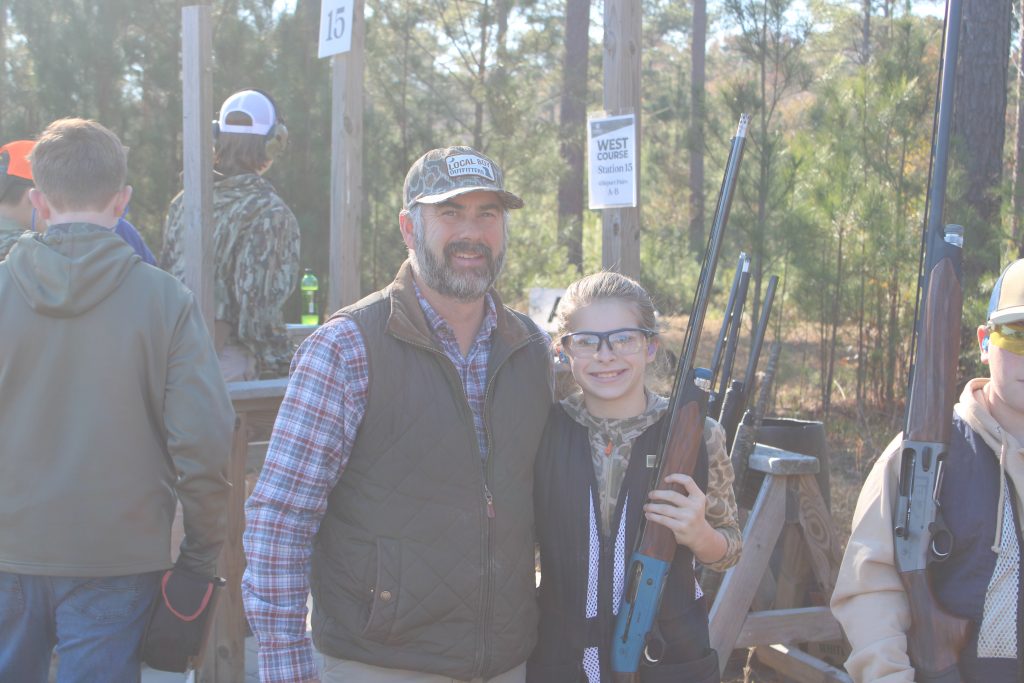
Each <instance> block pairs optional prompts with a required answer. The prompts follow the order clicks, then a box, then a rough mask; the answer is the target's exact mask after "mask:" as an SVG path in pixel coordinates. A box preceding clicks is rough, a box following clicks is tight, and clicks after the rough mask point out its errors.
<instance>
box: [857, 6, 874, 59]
mask: <svg viewBox="0 0 1024 683" xmlns="http://www.w3.org/2000/svg"><path fill="white" fill-rule="evenodd" d="M860 39H861V42H860V55H859V56H860V63H861V64H867V63H868V62H869V61H870V60H871V0H864V20H863V22H862V23H861V27H860Z"/></svg>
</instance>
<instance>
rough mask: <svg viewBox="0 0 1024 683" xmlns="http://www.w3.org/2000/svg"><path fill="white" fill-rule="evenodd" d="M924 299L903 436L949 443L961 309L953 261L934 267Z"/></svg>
mask: <svg viewBox="0 0 1024 683" xmlns="http://www.w3.org/2000/svg"><path fill="white" fill-rule="evenodd" d="M924 300H925V302H926V305H925V307H924V308H923V310H922V311H921V328H920V330H921V331H920V333H919V335H918V340H919V341H918V344H919V352H918V356H917V358H918V360H917V365H916V367H915V369H914V382H913V384H912V386H911V388H910V396H909V401H908V407H907V424H906V432H905V433H904V438H906V439H908V440H910V441H937V442H941V443H949V433H950V429H951V422H950V420H949V408H950V406H951V405H953V403H954V402H955V401H956V372H955V368H956V366H957V360H958V357H959V354H960V317H961V312H962V310H963V289H962V287H961V285H960V276H959V274H958V273H957V269H956V267H955V265H954V263H953V262H952V260H951V259H949V258H944V259H942V260H941V261H940V262H939V263H938V264H937V265H936V266H935V268H933V269H932V272H931V274H930V276H929V278H928V291H927V292H925V299H924ZM951 368H952V369H954V371H952V372H951V371H950V370H951Z"/></svg>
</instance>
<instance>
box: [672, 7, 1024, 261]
mask: <svg viewBox="0 0 1024 683" xmlns="http://www.w3.org/2000/svg"><path fill="white" fill-rule="evenodd" d="M1022 1H1024V0H1022ZM707 29H708V12H707V0H694V1H693V33H692V41H691V44H690V62H691V64H692V68H691V73H690V133H689V135H688V136H687V138H688V139H687V143H688V146H689V149H690V234H689V248H690V253H691V254H693V255H698V254H702V253H703V251H704V81H705V74H704V66H705V58H704V57H705V55H704V52H705V43H706V42H707Z"/></svg>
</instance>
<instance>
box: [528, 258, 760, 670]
mask: <svg viewBox="0 0 1024 683" xmlns="http://www.w3.org/2000/svg"><path fill="white" fill-rule="evenodd" d="M559 318H560V330H561V335H562V336H561V338H560V347H561V349H560V353H561V358H562V361H563V362H565V361H568V362H569V364H570V366H571V368H572V374H573V377H574V378H575V379H576V382H577V383H578V384H579V386H580V388H581V390H582V391H581V392H580V393H577V394H574V395H571V396H569V397H568V398H566V399H564V400H563V401H561V403H560V404H558V405H556V406H555V407H554V409H553V410H552V414H551V416H550V417H549V419H548V424H547V427H546V428H545V433H544V439H543V441H542V443H541V447H540V451H539V452H538V454H537V461H536V468H535V478H534V482H535V483H534V503H535V508H536V520H537V534H538V538H539V541H540V553H541V586H540V605H541V621H540V628H539V637H538V644H537V647H536V649H535V650H534V652H533V656H532V657H531V658H530V663H529V666H528V673H527V681H528V683H607V682H608V681H610V680H611V667H610V661H609V653H610V643H611V638H612V631H613V628H614V624H615V614H616V613H617V612H618V608H619V602H620V599H621V596H622V589H623V584H624V581H625V578H624V576H625V569H626V563H627V562H628V561H629V555H630V552H631V550H632V548H633V546H634V543H635V541H636V535H637V532H638V530H639V527H640V521H641V516H644V517H646V519H647V520H648V521H649V522H652V523H655V524H662V525H664V526H666V527H667V528H669V529H670V530H671V531H672V532H673V534H674V535H675V538H676V542H677V543H678V544H679V548H678V550H677V552H676V556H675V560H674V561H673V563H672V568H671V571H670V573H669V577H668V579H667V583H666V586H665V590H664V594H663V597H662V601H661V610H660V612H659V616H658V621H657V628H656V629H655V631H654V634H655V635H656V640H660V642H657V643H655V644H654V647H651V648H650V649H651V650H660V651H661V656H660V661H659V662H658V664H656V665H654V666H643V667H641V678H640V680H641V681H642V682H643V683H655V682H660V681H666V682H667V681H672V682H673V683H717V681H719V674H718V658H717V655H716V654H715V652H714V650H712V649H711V648H710V646H709V642H708V622H707V609H706V606H705V604H704V600H703V597H702V593H701V590H700V586H699V585H697V582H696V580H695V578H694V569H693V563H694V560H696V561H698V562H700V563H701V564H704V565H706V566H708V567H711V568H713V569H716V570H720V571H721V570H724V569H726V568H727V567H730V566H732V565H733V564H735V563H736V562H737V561H738V559H739V554H740V545H741V534H740V530H739V524H738V522H737V517H736V503H735V499H734V497H733V492H732V479H733V476H732V466H731V465H730V462H729V458H728V456H727V455H726V452H725V433H724V432H723V430H722V427H721V425H719V424H718V423H717V422H715V421H714V420H711V419H708V420H706V421H705V424H704V446H705V449H704V450H705V451H706V452H702V454H701V458H700V461H699V463H698V467H697V471H696V472H695V473H694V477H693V478H691V477H688V476H685V475H681V474H672V475H669V476H668V477H666V479H665V481H666V482H667V483H675V484H679V485H680V486H682V487H683V488H684V489H685V490H686V491H687V492H688V494H689V495H682V494H679V493H676V492H674V491H671V490H657V491H653V492H650V494H649V495H648V490H647V489H648V485H649V483H650V480H651V475H650V471H649V470H648V469H647V464H646V457H645V456H646V455H647V454H648V453H655V452H656V450H657V448H658V445H659V437H660V436H661V435H662V433H663V430H664V429H665V427H666V423H667V419H663V418H664V416H665V413H666V409H667V408H668V400H667V399H666V398H664V397H662V396H658V395H657V394H654V393H652V392H650V391H648V390H647V388H646V386H645V382H644V377H645V372H646V370H647V365H648V364H649V363H650V362H651V361H652V360H653V359H654V355H655V351H656V350H657V348H658V331H657V321H656V320H655V316H654V305H653V304H652V303H651V299H650V297H649V296H648V294H647V292H646V291H644V289H643V288H642V287H641V286H640V285H639V284H637V283H636V282H635V281H633V280H631V279H629V278H628V277H625V276H623V275H619V274H618V273H610V272H603V273H597V274H595V275H591V276H589V277H585V278H583V279H581V280H578V281H576V282H574V283H573V284H571V285H570V286H569V288H568V289H567V290H566V293H565V295H564V296H563V297H562V302H561V306H560V314H559ZM705 491H707V494H705V493H704V492H705ZM659 645H660V647H658V646H659Z"/></svg>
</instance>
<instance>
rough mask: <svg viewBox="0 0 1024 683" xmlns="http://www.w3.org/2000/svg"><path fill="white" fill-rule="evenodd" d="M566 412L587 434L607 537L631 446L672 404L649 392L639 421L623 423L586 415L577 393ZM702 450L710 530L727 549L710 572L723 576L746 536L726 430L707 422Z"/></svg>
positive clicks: (737, 556) (564, 403)
mask: <svg viewBox="0 0 1024 683" xmlns="http://www.w3.org/2000/svg"><path fill="white" fill-rule="evenodd" d="M562 406H563V407H564V408H565V412H566V413H568V414H569V415H570V416H571V417H572V419H574V420H576V422H578V423H580V424H581V425H583V426H584V427H586V428H587V429H588V430H589V435H590V456H591V461H592V462H593V464H594V475H595V477H596V479H597V485H598V501H599V504H600V506H601V510H600V515H601V529H602V531H603V533H604V534H605V535H606V536H607V535H609V534H610V533H611V530H610V520H611V518H612V516H613V515H614V514H615V507H616V504H617V502H618V496H619V488H620V487H621V486H622V480H623V479H625V477H626V468H627V467H629V456H630V453H631V452H632V448H633V441H635V440H636V438H637V437H638V436H640V435H641V434H643V433H644V431H646V430H647V428H648V427H650V426H651V425H652V424H654V423H655V422H657V421H658V420H659V419H661V416H662V415H664V414H665V413H666V412H667V411H668V399H666V398H665V397H664V396H659V395H657V394H654V393H650V392H649V393H648V394H647V409H646V410H645V411H644V412H643V413H641V414H640V415H637V416H636V417H630V418H623V419H617V418H598V417H594V416H593V415H591V414H590V413H589V412H588V411H587V407H586V405H585V404H584V402H583V394H582V393H579V392H577V393H575V394H571V395H570V396H567V397H566V398H564V399H562ZM704 446H705V447H706V448H707V451H708V486H707V489H708V490H707V491H705V492H704V493H705V495H706V501H705V503H706V506H705V508H704V517H705V519H707V521H708V524H710V525H711V527H712V528H714V529H715V530H716V531H718V532H719V533H721V534H722V536H723V537H724V538H725V544H726V550H725V555H724V556H723V557H722V559H720V560H718V561H717V562H713V563H711V564H709V565H708V566H709V567H710V568H711V569H713V570H715V571H720V572H721V571H725V570H726V569H728V568H729V567H731V566H733V565H734V564H736V563H737V562H739V559H740V552H741V551H742V549H743V532H742V531H741V530H740V523H739V513H738V512H737V510H736V496H735V494H734V493H733V490H732V482H733V471H732V462H731V461H730V460H729V455H728V454H727V453H726V451H725V430H723V429H722V425H720V424H718V422H716V421H715V420H712V419H711V418H705V419H704Z"/></svg>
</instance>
